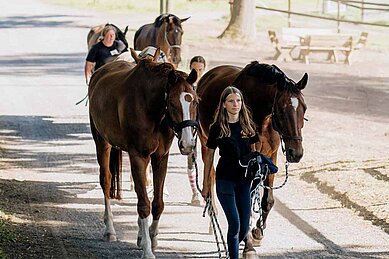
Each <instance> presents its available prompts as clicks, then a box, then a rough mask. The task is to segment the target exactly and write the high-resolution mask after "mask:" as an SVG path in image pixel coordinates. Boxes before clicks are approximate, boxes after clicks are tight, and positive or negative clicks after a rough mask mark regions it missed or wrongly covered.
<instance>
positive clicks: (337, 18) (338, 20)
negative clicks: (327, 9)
mask: <svg viewBox="0 0 389 259" xmlns="http://www.w3.org/2000/svg"><path fill="white" fill-rule="evenodd" d="M337 2H338V15H337V17H336V21H337V26H336V27H337V31H338V33H339V32H340V0H338V1H337Z"/></svg>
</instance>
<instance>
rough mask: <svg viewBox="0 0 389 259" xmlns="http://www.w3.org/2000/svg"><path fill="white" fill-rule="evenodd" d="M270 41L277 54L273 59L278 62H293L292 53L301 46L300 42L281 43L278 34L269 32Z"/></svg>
mask: <svg viewBox="0 0 389 259" xmlns="http://www.w3.org/2000/svg"><path fill="white" fill-rule="evenodd" d="M268 34H269V39H270V42H271V44H272V45H273V47H274V49H275V50H276V53H275V54H274V57H273V59H275V60H277V61H292V51H293V50H294V49H295V48H296V47H297V46H299V45H300V43H299V42H296V43H287V42H283V43H281V42H280V41H279V39H278V38H277V35H276V32H275V31H272V30H269V31H268Z"/></svg>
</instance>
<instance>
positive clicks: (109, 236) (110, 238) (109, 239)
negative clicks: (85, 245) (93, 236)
mask: <svg viewBox="0 0 389 259" xmlns="http://www.w3.org/2000/svg"><path fill="white" fill-rule="evenodd" d="M103 239H104V241H105V242H113V241H116V240H117V238H116V235H114V234H109V233H107V234H104V238H103Z"/></svg>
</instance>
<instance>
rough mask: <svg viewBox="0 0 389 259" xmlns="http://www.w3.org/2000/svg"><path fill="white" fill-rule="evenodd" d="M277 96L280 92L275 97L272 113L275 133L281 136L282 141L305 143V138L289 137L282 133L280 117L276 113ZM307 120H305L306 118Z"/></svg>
mask: <svg viewBox="0 0 389 259" xmlns="http://www.w3.org/2000/svg"><path fill="white" fill-rule="evenodd" d="M277 94H278V91H276V94H275V96H274V101H273V106H272V112H271V123H272V127H273V129H274V130H275V131H277V132H278V134H280V138H281V140H296V141H303V138H302V137H301V136H291V135H288V134H285V133H283V132H282V130H281V127H280V123H279V121H278V119H279V117H278V115H279V113H278V112H277V111H276V108H275V107H276V100H277ZM304 119H305V118H304Z"/></svg>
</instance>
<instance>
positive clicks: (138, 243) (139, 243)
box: [136, 236, 142, 248]
mask: <svg viewBox="0 0 389 259" xmlns="http://www.w3.org/2000/svg"><path fill="white" fill-rule="evenodd" d="M141 242H142V237H140V236H138V238H137V239H136V245H137V247H140V248H141V247H142V244H141Z"/></svg>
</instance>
